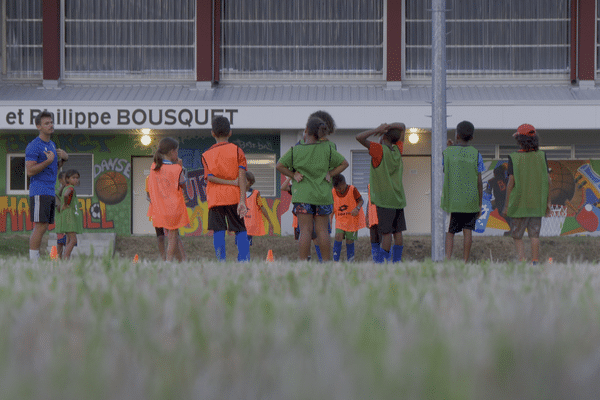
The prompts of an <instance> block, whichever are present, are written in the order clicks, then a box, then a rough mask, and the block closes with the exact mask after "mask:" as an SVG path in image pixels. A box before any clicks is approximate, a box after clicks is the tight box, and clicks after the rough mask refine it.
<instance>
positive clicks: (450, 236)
mask: <svg viewBox="0 0 600 400" xmlns="http://www.w3.org/2000/svg"><path fill="white" fill-rule="evenodd" d="M453 250H454V233H450V232H446V260H449V259H451V258H452V251H453Z"/></svg>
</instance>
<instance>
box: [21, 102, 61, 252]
mask: <svg viewBox="0 0 600 400" xmlns="http://www.w3.org/2000/svg"><path fill="white" fill-rule="evenodd" d="M35 127H36V128H37V129H38V131H39V132H40V133H39V135H38V137H36V138H35V139H34V140H32V141H31V142H30V143H29V144H28V145H27V149H26V150H25V169H26V170H27V176H28V177H30V181H29V211H30V214H31V221H32V222H33V231H32V232H31V236H30V237H29V258H30V259H31V260H35V259H38V258H39V256H40V246H41V244H42V237H43V236H44V233H46V231H47V230H48V225H50V224H52V223H54V210H55V200H54V188H55V186H56V175H57V174H58V169H59V168H60V167H61V166H62V164H63V163H64V162H65V161H67V160H68V159H69V156H68V155H67V153H66V152H65V151H63V150H61V149H57V148H56V145H55V144H54V142H53V141H51V140H50V137H51V136H52V133H53V132H54V121H53V120H52V114H50V113H49V112H48V111H42V112H41V113H39V114H38V115H37V116H36V117H35Z"/></svg>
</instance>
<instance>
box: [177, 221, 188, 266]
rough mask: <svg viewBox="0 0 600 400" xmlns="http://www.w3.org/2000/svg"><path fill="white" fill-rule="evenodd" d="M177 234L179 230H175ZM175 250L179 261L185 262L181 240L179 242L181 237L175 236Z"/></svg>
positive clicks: (185, 255) (185, 256) (185, 257)
mask: <svg viewBox="0 0 600 400" xmlns="http://www.w3.org/2000/svg"><path fill="white" fill-rule="evenodd" d="M177 232H178V233H179V229H178V230H177ZM177 250H178V253H179V256H178V258H179V259H180V260H181V261H187V254H186V253H185V249H184V248H183V240H181V236H179V235H177Z"/></svg>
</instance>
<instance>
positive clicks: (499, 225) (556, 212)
mask: <svg viewBox="0 0 600 400" xmlns="http://www.w3.org/2000/svg"><path fill="white" fill-rule="evenodd" d="M486 164H488V171H487V172H484V173H483V174H482V175H483V177H484V178H483V179H484V185H483V187H484V192H485V193H487V194H488V196H490V195H491V212H490V213H489V217H488V219H487V221H486V224H485V230H484V231H483V234H484V235H500V234H508V232H509V231H510V228H509V224H508V222H507V220H506V219H505V218H503V217H502V216H501V212H502V209H503V208H504V202H505V198H506V185H507V183H508V176H507V175H506V170H507V166H508V163H507V162H506V161H493V162H491V163H490V162H488V163H486ZM548 168H549V169H550V201H551V203H552V209H551V215H550V217H544V218H542V230H541V232H540V234H541V235H542V236H560V235H563V236H564V235H574V234H586V235H600V208H599V207H598V206H600V162H599V161H597V160H564V161H556V160H551V161H548ZM505 232H506V233H505Z"/></svg>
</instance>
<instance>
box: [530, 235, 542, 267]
mask: <svg viewBox="0 0 600 400" xmlns="http://www.w3.org/2000/svg"><path fill="white" fill-rule="evenodd" d="M530 240H531V260H532V261H533V262H536V261H539V260H540V238H539V237H536V238H533V237H532V238H531V239H530Z"/></svg>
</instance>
